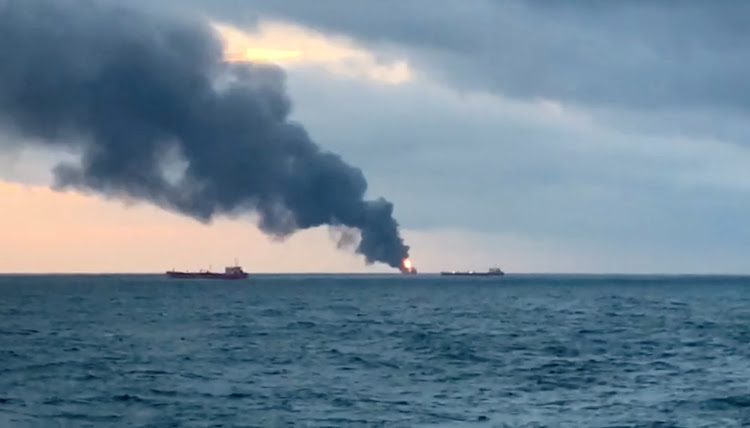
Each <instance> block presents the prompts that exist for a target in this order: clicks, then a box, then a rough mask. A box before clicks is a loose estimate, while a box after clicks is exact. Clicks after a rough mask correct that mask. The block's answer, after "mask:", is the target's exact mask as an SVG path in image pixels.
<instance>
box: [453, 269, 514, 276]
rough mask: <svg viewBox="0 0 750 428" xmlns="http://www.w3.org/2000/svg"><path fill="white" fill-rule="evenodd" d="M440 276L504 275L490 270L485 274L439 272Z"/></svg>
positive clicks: (495, 270)
mask: <svg viewBox="0 0 750 428" xmlns="http://www.w3.org/2000/svg"><path fill="white" fill-rule="evenodd" d="M440 275H444V276H503V275H505V272H503V271H502V270H500V269H499V268H492V269H490V270H488V271H487V272H474V271H473V270H470V271H468V272H466V271H464V272H460V271H455V270H454V271H451V272H440Z"/></svg>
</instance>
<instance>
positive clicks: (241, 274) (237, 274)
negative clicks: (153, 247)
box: [167, 263, 248, 279]
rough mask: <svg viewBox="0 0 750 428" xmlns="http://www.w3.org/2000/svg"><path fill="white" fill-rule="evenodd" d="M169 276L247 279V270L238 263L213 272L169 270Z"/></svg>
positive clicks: (179, 277) (180, 277)
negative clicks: (222, 270)
mask: <svg viewBox="0 0 750 428" xmlns="http://www.w3.org/2000/svg"><path fill="white" fill-rule="evenodd" d="M167 276H168V277H170V278H178V279H247V277H248V274H247V272H245V271H243V270H242V268H241V267H240V266H238V265H237V264H236V263H235V265H234V266H227V267H226V268H224V272H211V271H207V270H201V271H198V272H181V271H176V270H168V271H167Z"/></svg>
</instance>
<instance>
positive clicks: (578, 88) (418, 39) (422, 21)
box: [180, 0, 750, 110]
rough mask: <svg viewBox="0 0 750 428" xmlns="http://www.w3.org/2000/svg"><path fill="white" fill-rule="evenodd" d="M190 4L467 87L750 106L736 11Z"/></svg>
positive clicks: (737, 7)
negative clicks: (323, 39) (337, 39)
mask: <svg viewBox="0 0 750 428" xmlns="http://www.w3.org/2000/svg"><path fill="white" fill-rule="evenodd" d="M180 4H182V3H180ZM192 4H195V5H199V6H201V7H203V8H205V9H206V10H209V11H211V12H212V13H215V14H216V15H217V16H220V17H222V18H223V19H227V20H233V21H234V22H237V23H240V24H242V23H250V24H252V23H254V22H255V20H256V19H257V18H258V16H264V17H275V18H282V19H290V20H294V21H297V22H300V23H302V24H305V25H308V26H311V27H313V28H321V29H324V30H327V31H333V32H339V33H344V34H347V35H349V36H352V37H354V38H357V39H359V40H361V41H362V42H364V43H368V44H372V45H377V46H380V47H387V46H400V47H407V48H409V49H411V50H410V58H412V59H416V61H417V62H418V65H420V64H421V65H423V66H425V67H428V68H429V70H430V72H431V73H433V74H434V75H437V76H441V77H442V78H445V79H450V81H451V82H452V83H453V84H454V85H456V86H459V87H463V88H467V89H490V90H494V91H497V92H499V93H502V94H504V95H510V96H514V97H522V98H527V97H542V98H554V99H560V100H563V101H566V102H571V103H581V104H593V105H599V106H609V107H612V106H615V107H616V106H624V107H627V108H649V109H654V108H674V107H680V108H683V107H703V106H711V107H712V108H740V109H743V110H747V109H748V107H750V80H748V79H747V77H746V76H748V75H750V54H748V52H747V50H746V49H745V46H746V44H747V41H748V40H750V26H748V25H746V23H747V21H748V19H750V4H748V3H747V2H741V1H727V2H706V1H697V0H688V1H684V2H678V3H675V2H669V1H660V0H656V1H651V2H640V1H633V2H613V1H612V2H591V1H572V2H548V1H529V2H516V1H489V0H480V1H472V2H434V1H430V0H404V1H386V2H351V1H345V0H330V1H326V2H307V1H283V2H279V1H270V0H268V1H266V0H254V1H246V2H228V1H222V0H219V1H215V0H212V1H211V2H201V1H193V2H192Z"/></svg>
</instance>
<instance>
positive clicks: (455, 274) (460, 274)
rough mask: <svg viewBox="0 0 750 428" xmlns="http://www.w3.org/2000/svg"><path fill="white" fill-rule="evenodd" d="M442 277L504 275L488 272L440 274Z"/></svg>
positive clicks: (502, 274)
mask: <svg viewBox="0 0 750 428" xmlns="http://www.w3.org/2000/svg"><path fill="white" fill-rule="evenodd" d="M440 275H443V276H504V275H505V273H494V272H492V273H490V272H440Z"/></svg>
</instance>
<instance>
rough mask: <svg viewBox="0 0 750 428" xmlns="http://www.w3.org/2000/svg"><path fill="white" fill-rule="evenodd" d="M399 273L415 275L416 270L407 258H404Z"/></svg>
mask: <svg viewBox="0 0 750 428" xmlns="http://www.w3.org/2000/svg"><path fill="white" fill-rule="evenodd" d="M401 273H403V274H406V275H408V274H416V273H417V269H416V268H415V267H414V265H413V264H412V262H411V260H409V258H408V257H407V258H405V259H404V260H403V261H402V262H401Z"/></svg>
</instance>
